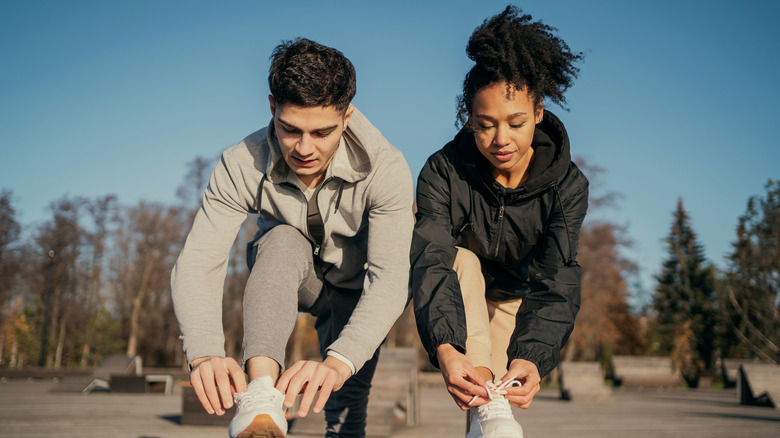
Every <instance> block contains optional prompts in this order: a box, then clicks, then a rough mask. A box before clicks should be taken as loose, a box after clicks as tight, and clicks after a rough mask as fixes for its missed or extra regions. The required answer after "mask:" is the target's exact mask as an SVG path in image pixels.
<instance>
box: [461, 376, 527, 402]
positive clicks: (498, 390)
mask: <svg viewBox="0 0 780 438" xmlns="http://www.w3.org/2000/svg"><path fill="white" fill-rule="evenodd" d="M512 386H523V384H522V383H520V381H519V380H517V379H511V380H507V381H506V382H502V381H500V380H495V381H490V380H488V381H487V382H486V383H485V385H484V388H485V390H486V391H487V395H488V398H490V400H494V399H495V398H496V397H501V398H504V396H505V395H506V388H509V387H512ZM478 398H479V396H478V395H475V396H474V397H472V398H471V400H470V401H469V403H468V404H469V406H471V404H472V403H474V401H475V400H476V399H478Z"/></svg>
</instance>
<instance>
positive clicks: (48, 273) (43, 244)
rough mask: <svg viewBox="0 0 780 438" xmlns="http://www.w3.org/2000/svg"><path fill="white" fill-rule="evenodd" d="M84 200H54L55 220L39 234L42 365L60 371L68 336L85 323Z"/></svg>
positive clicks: (42, 227) (65, 197)
mask: <svg viewBox="0 0 780 438" xmlns="http://www.w3.org/2000/svg"><path fill="white" fill-rule="evenodd" d="M83 204H84V200H83V199H80V198H74V199H71V198H68V197H67V196H64V197H62V198H61V199H59V200H57V201H54V202H52V203H51V204H50V206H49V209H50V210H51V211H52V219H51V220H49V221H48V222H46V223H44V224H43V225H42V226H41V227H40V228H39V229H38V232H37V235H36V237H35V242H36V244H37V248H38V251H37V252H38V254H40V256H39V257H40V258H39V260H41V262H42V263H41V271H40V275H41V277H43V278H45V279H46V280H45V281H44V285H45V286H44V288H43V290H40V291H39V294H40V296H41V302H42V303H43V311H44V312H43V314H44V319H43V321H42V324H43V325H42V328H41V354H40V357H39V364H40V365H45V366H53V367H55V368H59V367H60V366H62V362H63V355H64V353H65V352H66V348H68V347H69V346H66V345H65V343H66V341H67V340H68V338H67V336H66V334H67V332H68V331H69V330H70V329H71V328H74V327H73V325H74V323H78V322H79V321H82V320H83V314H84V310H83V308H80V307H79V306H78V300H77V298H76V297H77V291H78V289H79V287H80V284H82V283H83V279H84V271H83V269H82V266H81V264H80V256H81V249H82V246H81V245H82V242H83V240H84V235H85V231H84V229H83V228H82V227H81V225H80V224H79V218H80V215H81V209H82V206H83ZM55 339H56V343H55V345H54V347H55V354H54V356H53V357H50V356H48V352H49V349H50V347H51V345H50V343H51V341H52V340H55Z"/></svg>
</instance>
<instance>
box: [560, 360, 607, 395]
mask: <svg viewBox="0 0 780 438" xmlns="http://www.w3.org/2000/svg"><path fill="white" fill-rule="evenodd" d="M558 370H559V372H560V379H561V399H563V400H571V401H574V402H591V403H609V402H611V401H612V388H610V387H608V386H606V385H605V381H604V372H603V371H602V369H601V364H600V363H598V362H561V363H560V364H558Z"/></svg>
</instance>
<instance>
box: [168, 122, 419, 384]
mask: <svg viewBox="0 0 780 438" xmlns="http://www.w3.org/2000/svg"><path fill="white" fill-rule="evenodd" d="M290 172H291V171H290V169H289V167H288V166H287V164H286V162H285V161H284V158H283V156H282V154H281V150H280V148H279V144H278V142H277V139H276V135H275V133H274V128H273V123H270V124H269V125H268V127H267V128H264V129H261V130H259V131H257V132H255V133H253V134H251V135H249V136H248V137H246V138H245V139H244V140H243V141H242V142H241V143H239V144H237V145H235V146H233V147H231V148H229V149H227V150H226V151H224V152H223V154H222V158H221V160H220V162H219V163H218V164H217V167H216V168H215V169H214V172H213V173H212V175H211V179H210V181H209V185H208V187H207V188H206V192H205V194H204V196H203V204H202V206H201V209H200V210H199V211H198V213H197V215H196V216H195V221H194V223H193V225H192V230H191V231H190V234H189V236H187V240H186V242H185V244H184V248H183V249H182V252H181V254H180V255H179V259H178V261H177V262H176V266H174V268H173V272H172V275H171V287H172V297H173V304H174V309H175V312H176V318H177V320H178V323H179V329H180V330H181V338H182V340H183V342H184V352H185V354H186V355H187V359H188V361H192V360H193V359H195V358H198V357H203V356H224V355H225V350H224V341H225V340H224V335H223V327H222V292H223V285H224V280H225V274H226V270H227V261H228V256H229V252H230V248H231V246H232V245H233V242H234V240H235V237H236V234H237V233H238V230H239V228H240V226H241V224H242V222H243V221H244V220H245V219H246V216H247V214H248V213H249V212H255V211H257V212H258V219H257V225H258V228H259V229H258V232H257V235H256V236H255V237H259V236H261V235H263V234H264V233H265V232H267V231H268V230H270V229H271V228H273V227H274V226H276V225H279V224H288V225H291V226H293V227H295V228H297V229H298V230H300V231H301V232H302V233H303V234H304V235H306V236H307V237H309V238H310V239H311V236H310V235H309V233H308V227H307V222H306V215H307V203H306V200H305V197H304V195H303V193H302V192H301V191H300V189H299V188H298V187H296V186H295V185H293V184H290V183H289V182H288V179H287V178H288V176H292V175H290ZM412 203H413V184H412V176H411V172H410V170H409V166H408V165H407V163H406V160H405V159H404V157H403V155H402V154H401V152H400V151H398V150H397V149H396V148H394V147H393V146H392V145H391V144H390V143H389V142H388V141H387V140H386V139H385V138H384V137H383V136H382V134H381V133H380V132H379V130H378V129H376V128H375V127H374V126H373V125H372V124H371V122H369V121H368V119H366V118H365V116H363V114H361V113H360V112H359V111H358V110H357V109H355V110H354V113H353V115H352V118H351V120H350V122H349V125H348V127H347V129H346V130H345V131H344V134H343V135H342V138H341V142H340V144H339V147H338V149H337V150H336V153H335V155H334V156H333V160H332V161H331V163H330V165H329V166H328V168H327V171H326V176H325V179H324V181H323V183H322V185H321V188H320V191H319V193H318V195H317V205H318V207H319V210H320V214H321V215H322V221H323V225H324V233H325V237H324V239H323V241H322V243H321V245H319V248H317V249H318V257H320V258H321V259H322V261H323V262H325V264H326V265H327V266H328V268H326V269H325V270H324V271H326V273H325V280H327V281H328V282H329V283H331V284H333V285H335V286H339V287H344V288H351V289H362V295H361V297H360V300H359V302H358V304H357V307H356V308H355V310H354V312H353V313H352V316H351V317H350V319H349V323H348V324H347V326H346V327H345V328H344V330H343V331H342V333H341V335H340V337H339V338H338V339H337V340H336V341H335V342H334V343H333V344H331V345H330V346H329V347H328V350H329V351H330V350H332V351H334V352H336V353H338V354H341V355H342V356H344V357H345V358H347V359H348V360H350V361H351V362H352V364H353V365H354V366H355V368H356V369H360V368H361V367H362V366H363V364H364V363H365V362H366V361H367V360H368V359H370V358H371V356H372V355H373V353H374V351H375V350H376V348H377V347H379V345H380V344H381V342H382V340H383V339H384V337H385V336H386V335H387V332H388V331H389V330H390V328H391V327H392V325H393V323H394V322H395V320H396V319H397V318H398V316H399V315H400V314H401V312H402V311H403V309H404V306H405V305H406V302H407V298H408V281H409V246H410V243H411V236H412V229H413V227H414V217H413V215H412ZM315 247H316V245H315ZM255 268H258V267H255Z"/></svg>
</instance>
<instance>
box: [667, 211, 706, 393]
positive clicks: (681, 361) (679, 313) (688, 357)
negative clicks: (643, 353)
mask: <svg viewBox="0 0 780 438" xmlns="http://www.w3.org/2000/svg"><path fill="white" fill-rule="evenodd" d="M673 216H674V219H673V220H672V229H671V233H670V234H669V236H668V237H667V238H666V244H667V250H668V253H669V254H668V257H667V258H666V260H665V261H664V263H663V267H662V269H661V273H660V274H659V275H658V276H656V280H657V281H658V285H657V286H656V288H655V292H656V294H655V297H654V301H653V308H654V310H655V314H656V320H655V325H654V335H655V338H656V339H655V340H656V350H657V352H658V353H661V354H669V355H671V356H672V358H673V361H674V362H675V365H676V367H677V368H678V370H679V371H680V372H681V374H682V376H683V377H684V378H685V379H686V380H687V381H688V382H689V383H693V382H695V381H696V380H697V379H698V376H699V375H700V374H701V373H702V372H703V371H705V370H710V369H711V366H712V360H713V349H714V331H713V327H714V325H715V319H716V312H715V303H716V293H715V271H714V268H713V267H712V265H710V264H709V263H707V261H706V259H705V257H704V250H703V248H702V246H701V245H700V244H699V242H698V240H697V237H696V233H695V232H694V231H693V227H692V226H691V224H690V218H689V216H688V213H687V212H686V211H685V208H684V207H683V202H682V199H680V200H679V201H678V202H677V210H676V211H675V212H674V215H673Z"/></svg>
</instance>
